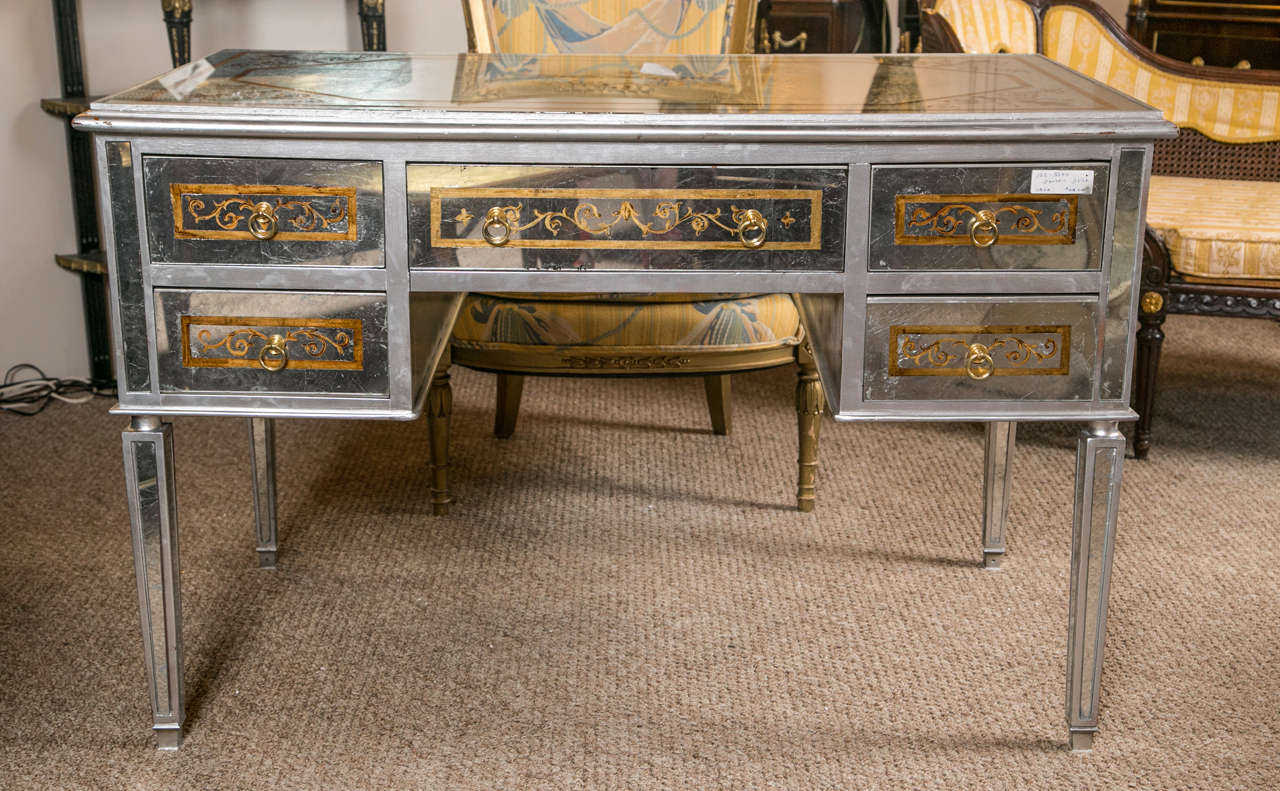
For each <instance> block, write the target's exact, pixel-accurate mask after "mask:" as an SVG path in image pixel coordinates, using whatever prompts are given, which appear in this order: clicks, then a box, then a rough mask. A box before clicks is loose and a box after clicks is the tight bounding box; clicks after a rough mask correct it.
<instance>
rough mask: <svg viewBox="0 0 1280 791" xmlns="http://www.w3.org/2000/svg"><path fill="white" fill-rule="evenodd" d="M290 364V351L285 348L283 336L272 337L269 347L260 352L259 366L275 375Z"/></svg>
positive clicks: (264, 347) (268, 343)
mask: <svg viewBox="0 0 1280 791" xmlns="http://www.w3.org/2000/svg"><path fill="white" fill-rule="evenodd" d="M288 364H289V351H288V350H287V349H285V346H284V336H283V335H272V336H271V339H270V340H269V341H267V345H266V346H263V347H262V351H260V352H258V365H261V366H262V367H263V368H264V369H265V370H268V371H271V372H272V373H275V372H276V371H280V370H283V369H284V367H285V366H286V365H288Z"/></svg>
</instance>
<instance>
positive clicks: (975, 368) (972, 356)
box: [964, 343, 996, 380]
mask: <svg viewBox="0 0 1280 791" xmlns="http://www.w3.org/2000/svg"><path fill="white" fill-rule="evenodd" d="M995 369H996V364H995V361H994V360H992V359H991V351H990V350H989V349H988V348H987V347H986V346H983V345H982V344H981V343H971V344H969V353H968V354H966V355H965V356H964V372H965V373H966V374H968V375H969V378H970V379H978V380H982V379H986V378H987V377H988V376H990V375H991V372H992V371H994V370H995Z"/></svg>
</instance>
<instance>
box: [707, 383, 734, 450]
mask: <svg viewBox="0 0 1280 791" xmlns="http://www.w3.org/2000/svg"><path fill="white" fill-rule="evenodd" d="M702 384H703V386H704V387H705V388H706V391H707V409H708V410H709V411H710V412H711V430H712V431H713V432H715V433H716V434H719V435H721V436H723V435H725V434H728V433H729V432H730V431H732V430H733V413H732V411H731V410H730V405H729V393H730V390H729V374H719V375H716V376H704V377H702Z"/></svg>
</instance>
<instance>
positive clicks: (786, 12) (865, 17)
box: [756, 0, 889, 53]
mask: <svg viewBox="0 0 1280 791" xmlns="http://www.w3.org/2000/svg"><path fill="white" fill-rule="evenodd" d="M758 16H759V22H758V23H757V24H756V51H757V52H777V53H783V52H886V51H887V50H888V43H889V10H888V8H886V7H885V3H884V0H762V2H761V3H760V13H759V15H758Z"/></svg>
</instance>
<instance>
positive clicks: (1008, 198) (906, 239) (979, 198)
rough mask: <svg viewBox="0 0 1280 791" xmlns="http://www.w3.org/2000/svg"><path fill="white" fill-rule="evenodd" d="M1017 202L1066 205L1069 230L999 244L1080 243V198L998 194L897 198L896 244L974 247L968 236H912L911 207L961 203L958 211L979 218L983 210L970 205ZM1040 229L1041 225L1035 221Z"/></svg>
mask: <svg viewBox="0 0 1280 791" xmlns="http://www.w3.org/2000/svg"><path fill="white" fill-rule="evenodd" d="M1015 201H1026V202H1035V203H1052V202H1053V201H1066V203H1067V211H1068V212H1069V216H1068V217H1067V227H1066V228H1065V229H1063V232H1062V233H1061V234H1060V235H1057V236H1048V235H1046V236H1030V235H1022V236H1015V235H1012V234H1009V235H1007V236H1006V235H1005V234H1001V235H1000V240H999V242H997V244H1002V245H1003V244H1041V245H1047V244H1075V241H1076V211H1077V205H1078V203H1079V196H1078V195H1049V194H1045V195H1032V194H1029V193H998V194H990V195H896V196H894V225H893V241H894V244H900V245H951V246H957V247H961V246H962V247H968V246H970V245H971V244H972V241H971V240H970V239H969V234H968V232H967V228H966V232H965V233H961V234H957V235H954V236H908V235H907V231H906V205H907V204H908V203H957V204H961V205H960V206H959V207H958V208H961V209H963V210H966V211H968V212H969V213H970V214H972V215H974V216H975V217H976V216H977V214H978V211H979V210H980V209H981V208H985V207H973V206H969V205H968V204H970V203H979V204H980V203H1013V202H1015ZM1001 209H1022V210H1024V211H1027V210H1028V209H1027V207H1026V206H1008V207H1006V206H1000V207H998V208H997V209H995V211H997V212H998V211H1000V210H1001ZM1033 220H1034V222H1035V223H1036V225H1037V226H1038V227H1043V226H1040V221H1039V219H1038V218H1035V217H1033Z"/></svg>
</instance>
